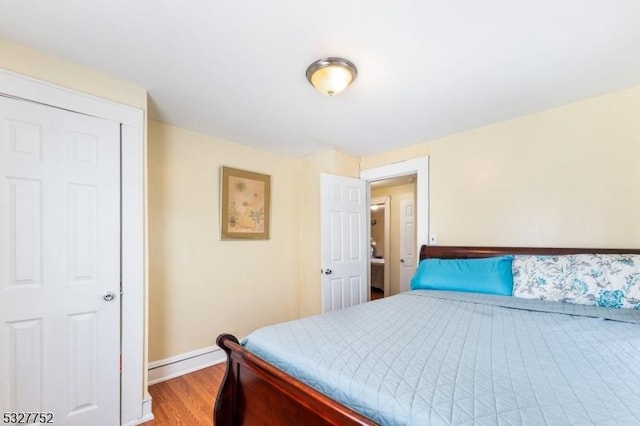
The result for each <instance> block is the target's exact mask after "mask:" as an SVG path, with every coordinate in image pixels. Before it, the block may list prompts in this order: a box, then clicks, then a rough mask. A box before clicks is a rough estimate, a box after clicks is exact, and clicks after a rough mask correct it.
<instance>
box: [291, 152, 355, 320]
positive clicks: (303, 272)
mask: <svg viewBox="0 0 640 426" xmlns="http://www.w3.org/2000/svg"><path fill="white" fill-rule="evenodd" d="M322 172H326V173H332V174H336V175H340V176H349V177H358V176H359V174H360V160H359V159H358V158H356V157H351V156H349V155H346V154H342V153H340V152H337V151H329V152H325V153H322V154H318V155H315V156H311V157H308V158H305V159H303V160H302V161H301V163H300V172H299V173H298V178H297V179H298V191H299V193H300V199H299V212H300V217H301V218H302V219H301V222H300V229H299V233H298V248H299V256H300V258H299V261H298V265H299V266H298V277H299V290H300V297H299V306H300V315H301V316H309V315H314V314H318V313H320V311H321V308H322V306H321V302H322V293H321V291H320V290H321V287H320V285H321V275H320V267H321V265H320V173H322Z"/></svg>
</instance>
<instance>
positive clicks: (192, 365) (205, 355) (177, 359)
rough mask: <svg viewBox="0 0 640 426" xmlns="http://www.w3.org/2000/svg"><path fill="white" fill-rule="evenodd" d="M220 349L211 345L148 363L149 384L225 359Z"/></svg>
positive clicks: (209, 365)
mask: <svg viewBox="0 0 640 426" xmlns="http://www.w3.org/2000/svg"><path fill="white" fill-rule="evenodd" d="M226 359H227V356H226V354H225V353H224V351H223V350H222V349H220V348H219V347H218V346H216V345H213V346H209V347H206V348H202V349H198V350H196V351H192V352H187V353H184V354H180V355H176V356H172V357H170V358H165V359H161V360H159V361H154V362H150V363H149V385H153V384H156V383H160V382H164V381H165V380H169V379H173V378H175V377H179V376H182V375H184V374H188V373H192V372H194V371H197V370H201V369H203V368H206V367H211V366H212V365H216V364H219V363H221V362H224V361H226Z"/></svg>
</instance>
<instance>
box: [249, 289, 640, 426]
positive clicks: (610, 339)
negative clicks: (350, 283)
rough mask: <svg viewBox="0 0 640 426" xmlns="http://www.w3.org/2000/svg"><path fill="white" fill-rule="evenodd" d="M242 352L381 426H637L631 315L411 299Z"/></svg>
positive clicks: (636, 348)
mask: <svg viewBox="0 0 640 426" xmlns="http://www.w3.org/2000/svg"><path fill="white" fill-rule="evenodd" d="M242 344H243V346H244V347H245V348H246V349H248V350H249V351H251V352H253V353H254V354H256V355H258V356H259V357H260V358H262V359H264V360H266V361H268V362H269V363H271V364H273V365H275V366H276V367H278V368H280V369H281V370H283V371H285V372H287V373H288V374H290V375H292V376H295V377H297V378H298V379H300V380H301V381H303V382H305V383H307V384H308V385H310V386H312V387H313V388H315V389H317V390H318V391H320V392H322V393H324V394H326V395H328V396H330V397H332V398H333V399H335V400H337V401H339V402H340V403H342V404H344V405H346V406H348V407H350V408H352V409H354V410H355V411H357V412H359V413H361V414H363V415H364V416H366V417H368V418H370V419H372V420H374V421H376V422H378V423H380V424H383V425H535V426H539V425H563V426H564V425H578V424H580V425H586V424H597V425H625V426H628V425H635V424H640V311H638V310H631V309H610V308H599V307H593V306H585V305H569V304H561V303H558V302H546V301H540V300H528V299H520V298H514V297H505V296H492V295H481V294H473V293H454V292H438V291H427V290H419V291H412V292H407V293H402V294H400V295H397V296H393V297H389V298H385V299H381V300H377V301H374V302H370V303H365V304H362V305H358V306H353V307H350V308H347V309H343V310H340V311H334V312H330V313H326V314H323V315H319V316H314V317H309V318H305V319H301V320H297V321H291V322H287V323H282V324H278V325H274V326H269V327H265V328H262V329H259V330H256V331H255V332H253V333H251V334H250V335H249V336H248V337H247V338H245V339H243V341H242Z"/></svg>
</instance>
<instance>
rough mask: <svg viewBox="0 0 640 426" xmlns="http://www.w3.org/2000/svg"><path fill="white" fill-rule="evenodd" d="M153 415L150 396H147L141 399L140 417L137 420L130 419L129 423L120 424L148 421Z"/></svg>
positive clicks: (127, 425)
mask: <svg viewBox="0 0 640 426" xmlns="http://www.w3.org/2000/svg"><path fill="white" fill-rule="evenodd" d="M154 418H155V417H154V416H153V413H152V412H151V396H147V397H146V398H145V399H144V400H142V417H140V418H139V419H137V420H132V421H130V422H129V423H124V424H122V425H121V426H136V425H139V424H142V423H145V422H150V421H151V420H153V419H154Z"/></svg>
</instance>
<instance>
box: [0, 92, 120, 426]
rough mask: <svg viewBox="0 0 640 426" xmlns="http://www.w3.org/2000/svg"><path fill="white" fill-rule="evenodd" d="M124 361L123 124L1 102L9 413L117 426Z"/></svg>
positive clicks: (1, 340)
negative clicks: (49, 415)
mask: <svg viewBox="0 0 640 426" xmlns="http://www.w3.org/2000/svg"><path fill="white" fill-rule="evenodd" d="M109 299H111V300H109ZM119 356H120V125H119V124H118V123H115V122H111V121H107V120H101V119H97V118H94V117H90V116H86V115H81V114H76V113H72V112H68V111H64V110H60V109H56V108H51V107H46V106H43V105H39V104H34V103H29V102H25V101H19V100H13V99H8V98H3V97H0V412H16V411H17V412H52V413H53V416H54V424H56V425H104V426H112V425H117V424H119V423H120V373H119Z"/></svg>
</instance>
